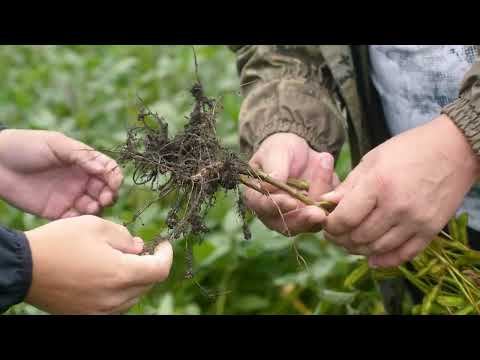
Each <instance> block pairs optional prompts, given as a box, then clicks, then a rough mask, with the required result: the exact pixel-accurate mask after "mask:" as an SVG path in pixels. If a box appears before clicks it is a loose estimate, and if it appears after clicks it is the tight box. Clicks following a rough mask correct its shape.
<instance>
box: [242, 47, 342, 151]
mask: <svg viewBox="0 0 480 360" xmlns="http://www.w3.org/2000/svg"><path fill="white" fill-rule="evenodd" d="M233 50H234V51H235V52H236V55H237V67H238V71H239V74H240V79H241V84H242V93H243V95H244V97H245V100H244V101H243V104H242V106H241V110H240V145H241V148H242V151H243V152H245V153H247V154H248V155H252V154H253V153H254V152H255V151H256V150H257V149H258V147H259V145H260V144H261V143H262V141H263V140H265V139H266V138H267V137H268V136H270V135H272V134H275V133H279V132H289V133H294V134H296V135H298V136H300V137H302V138H304V139H305V140H306V141H307V142H308V144H309V145H310V146H311V147H312V148H313V149H314V150H316V151H319V152H323V151H326V152H330V153H332V154H333V155H334V156H336V155H338V153H339V152H340V150H341V147H342V145H343V143H344V140H345V130H344V128H345V124H342V121H341V119H340V117H341V116H339V111H338V109H337V108H336V105H335V102H334V100H333V86H332V84H331V81H330V79H328V77H327V76H325V75H324V74H323V72H322V69H323V66H324V61H323V57H322V56H321V53H320V52H319V50H318V47H317V46H298V45H293V46H275V45H271V46H264V45H244V46H239V47H235V48H233Z"/></svg>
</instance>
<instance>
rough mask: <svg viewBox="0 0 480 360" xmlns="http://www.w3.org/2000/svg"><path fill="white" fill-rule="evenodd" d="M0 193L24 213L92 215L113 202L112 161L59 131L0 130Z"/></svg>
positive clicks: (116, 175)
mask: <svg viewBox="0 0 480 360" xmlns="http://www.w3.org/2000/svg"><path fill="white" fill-rule="evenodd" d="M0 178H1V181H0V197H2V198H3V199H4V200H6V201H7V202H9V203H10V204H12V205H13V206H15V207H17V208H20V209H22V210H24V211H27V212H29V213H32V214H35V215H38V216H41V217H44V218H47V219H59V218H65V217H72V216H78V215H81V214H98V213H99V212H100V211H101V210H102V208H104V207H106V206H109V205H111V204H112V203H113V201H114V200H115V198H116V196H117V192H118V189H119V187H120V185H121V183H122V181H123V176H122V172H121V170H120V168H119V167H118V166H117V163H116V162H115V161H114V160H112V159H111V158H109V157H107V156H106V155H104V154H102V153H100V152H98V151H95V150H94V149H92V148H91V147H89V146H87V145H85V144H83V143H81V142H78V141H76V140H74V139H71V138H69V137H67V136H65V135H63V134H61V133H58V132H52V131H41V130H13V129H12V130H4V131H2V132H0Z"/></svg>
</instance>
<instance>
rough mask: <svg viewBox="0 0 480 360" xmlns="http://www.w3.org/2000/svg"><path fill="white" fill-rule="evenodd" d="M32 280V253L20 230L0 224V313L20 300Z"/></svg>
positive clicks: (22, 298) (24, 295)
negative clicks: (13, 229)
mask: <svg viewBox="0 0 480 360" xmlns="http://www.w3.org/2000/svg"><path fill="white" fill-rule="evenodd" d="M31 282H32V254H31V251H30V245H29V243H28V240H27V238H26V237H25V235H24V234H23V233H22V232H17V231H12V230H9V229H6V228H4V227H1V226H0V313H3V312H5V311H7V310H8V308H9V307H11V306H13V305H15V304H18V303H20V302H22V301H23V300H24V299H25V297H26V296H27V292H28V290H29V289H30V285H31Z"/></svg>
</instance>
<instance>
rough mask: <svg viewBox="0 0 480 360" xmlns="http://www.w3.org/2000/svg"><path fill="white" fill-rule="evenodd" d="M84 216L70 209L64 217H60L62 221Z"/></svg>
mask: <svg viewBox="0 0 480 360" xmlns="http://www.w3.org/2000/svg"><path fill="white" fill-rule="evenodd" d="M80 215H82V214H81V213H80V212H78V211H77V210H75V209H70V210H67V211H66V212H65V213H64V214H63V215H62V216H60V218H61V219H67V218H72V217H77V216H80Z"/></svg>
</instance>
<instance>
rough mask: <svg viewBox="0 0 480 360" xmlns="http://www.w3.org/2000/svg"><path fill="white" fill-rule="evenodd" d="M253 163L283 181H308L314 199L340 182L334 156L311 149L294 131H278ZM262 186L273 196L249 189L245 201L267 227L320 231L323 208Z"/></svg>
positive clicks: (284, 231) (288, 232) (284, 230)
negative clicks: (289, 179) (334, 169)
mask: <svg viewBox="0 0 480 360" xmlns="http://www.w3.org/2000/svg"><path fill="white" fill-rule="evenodd" d="M250 165H251V166H252V167H253V168H260V169H262V170H263V171H264V172H266V173H267V174H269V175H270V176H271V177H273V178H275V179H277V180H279V181H282V182H286V181H287V179H288V178H290V177H291V178H297V179H301V180H306V181H308V182H309V183H310V190H309V193H308V195H309V197H310V198H312V199H313V200H318V199H319V198H320V195H322V194H324V193H325V192H327V191H330V190H332V189H333V183H334V181H335V180H336V181H337V182H338V178H337V177H336V175H335V174H334V171H333V168H334V159H333V157H332V155H330V154H328V153H319V152H316V151H314V150H312V149H311V148H310V146H309V145H308V143H307V142H306V141H305V140H304V139H302V138H301V137H299V136H297V135H295V134H291V133H278V134H274V135H271V136H269V137H268V138H267V139H265V140H264V141H263V143H262V144H261V146H260V148H259V149H258V151H257V152H256V153H255V154H254V156H253V157H252V159H251V160H250ZM262 187H263V188H265V189H267V190H268V191H269V192H270V197H266V196H264V195H262V194H260V193H258V192H256V191H254V190H251V189H247V190H246V191H245V200H246V204H247V206H248V207H249V208H250V209H252V210H253V211H254V212H255V213H256V215H257V216H258V217H259V218H260V220H261V221H262V222H263V223H264V224H265V225H266V226H267V227H268V228H270V229H272V230H275V231H278V232H280V233H282V234H284V235H287V236H293V235H296V234H299V233H307V232H316V231H319V230H321V228H322V224H323V222H324V221H325V213H324V211H323V210H321V209H320V208H318V207H316V206H305V205H304V204H303V203H301V202H300V201H298V200H296V199H294V198H292V197H291V196H290V195H288V194H286V193H284V192H283V191H279V190H278V189H277V188H275V187H273V186H269V185H268V184H262Z"/></svg>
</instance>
